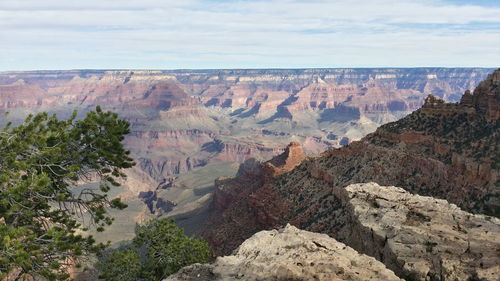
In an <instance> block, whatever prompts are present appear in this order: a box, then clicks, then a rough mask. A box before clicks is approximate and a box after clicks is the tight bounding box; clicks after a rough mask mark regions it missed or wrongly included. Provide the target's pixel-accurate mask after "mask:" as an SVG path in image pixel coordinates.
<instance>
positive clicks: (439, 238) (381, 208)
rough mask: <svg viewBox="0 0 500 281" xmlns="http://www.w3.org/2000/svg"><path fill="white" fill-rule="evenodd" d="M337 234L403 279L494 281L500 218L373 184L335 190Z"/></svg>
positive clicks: (498, 272) (499, 271)
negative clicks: (337, 204) (463, 209)
mask: <svg viewBox="0 0 500 281" xmlns="http://www.w3.org/2000/svg"><path fill="white" fill-rule="evenodd" d="M333 194H334V195H335V197H336V198H338V199H339V200H340V202H341V203H340V204H341V206H340V208H339V209H338V210H336V211H338V212H339V215H338V216H337V217H336V218H335V222H334V223H335V224H337V225H338V226H337V233H336V238H337V239H338V240H340V241H343V242H344V243H346V244H347V245H349V246H351V247H353V248H354V249H356V250H358V251H359V252H361V253H364V254H367V255H369V256H373V257H376V258H377V259H378V260H380V261H381V262H383V263H384V264H385V265H386V266H387V267H388V268H390V269H391V270H393V271H394V272H395V273H396V274H397V275H398V276H400V277H404V278H405V279H407V280H422V281H424V280H441V281H444V280H492V281H493V280H498V277H499V276H500V256H499V252H500V220H499V219H497V218H494V217H488V216H484V215H474V214H471V213H468V212H465V211H462V210H461V209H460V208H458V207H457V206H456V205H454V204H449V203H448V202H447V201H445V200H441V199H435V198H432V197H425V196H419V195H412V194H410V193H408V192H406V191H405V190H404V189H402V188H399V187H394V186H379V185H378V184H376V183H366V184H352V185H349V186H347V187H346V188H345V189H339V188H335V189H334V190H333Z"/></svg>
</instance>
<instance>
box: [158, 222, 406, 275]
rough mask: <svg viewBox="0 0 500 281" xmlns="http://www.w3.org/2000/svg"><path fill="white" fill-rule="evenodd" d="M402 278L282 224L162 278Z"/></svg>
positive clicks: (363, 257) (346, 249) (338, 245)
mask: <svg viewBox="0 0 500 281" xmlns="http://www.w3.org/2000/svg"><path fill="white" fill-rule="evenodd" d="M194 280H199V281H202V280H203V281H210V280H214V281H215V280H244V281H258V280H325V281H326V280H328V281H334V280H339V281H340V280H359V281H361V280H387V281H389V280H401V279H399V278H398V277H397V276H396V275H395V274H394V273H393V272H392V271H390V270H388V269H387V268H386V267H385V266H384V265H383V264H382V263H380V262H378V261H377V260H375V259H374V258H372V257H368V256H366V255H362V254H359V253H358V252H356V251H355V250H353V249H352V248H350V247H348V246H346V245H344V244H342V243H340V242H337V241H336V240H335V239H333V238H330V237H328V236H327V235H324V234H317V233H311V232H307V231H303V230H299V229H297V228H295V227H293V226H291V225H287V226H286V227H285V228H283V229H280V230H271V231H261V232H259V233H257V234H255V235H253V236H252V237H251V238H249V239H247V240H246V241H245V242H244V243H243V244H242V245H241V246H240V247H239V248H238V249H237V250H236V251H235V253H234V254H233V255H232V256H226V257H219V258H217V260H216V261H215V263H213V264H203V265H200V264H195V265H191V266H188V267H185V268H183V269H181V270H180V271H179V272H178V273H177V274H175V275H172V276H170V277H168V278H167V279H166V281H194Z"/></svg>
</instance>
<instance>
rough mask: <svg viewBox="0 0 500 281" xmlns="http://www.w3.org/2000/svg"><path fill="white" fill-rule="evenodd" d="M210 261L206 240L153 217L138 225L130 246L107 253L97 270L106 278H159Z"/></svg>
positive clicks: (146, 280)
mask: <svg viewBox="0 0 500 281" xmlns="http://www.w3.org/2000/svg"><path fill="white" fill-rule="evenodd" d="M209 260H210V248H209V246H208V244H207V242H206V241H204V240H203V239H197V238H194V237H187V236H186V235H185V234H184V231H183V230H182V229H181V228H179V227H178V226H176V225H175V223H174V221H173V220H172V219H153V220H150V221H149V222H147V223H146V224H144V225H142V226H137V227H136V237H135V238H134V239H133V241H132V247H131V248H129V249H125V250H117V251H114V252H111V253H108V254H106V255H104V256H103V257H102V258H101V260H100V261H99V262H98V263H97V269H98V270H100V272H101V274H100V276H99V278H101V279H103V280H106V281H122V280H144V281H160V280H163V279H164V278H165V277H167V276H168V275H170V274H173V273H175V272H177V271H178V270H179V269H181V268H182V267H184V266H187V265H190V264H193V263H207V262H209Z"/></svg>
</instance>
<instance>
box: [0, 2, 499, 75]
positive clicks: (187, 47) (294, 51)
mask: <svg viewBox="0 0 500 281" xmlns="http://www.w3.org/2000/svg"><path fill="white" fill-rule="evenodd" d="M499 14H500V6H496V7H495V6H493V7H491V6H490V7H485V6H480V5H466V6H463V5H452V4H449V3H445V2H436V1H427V0H422V1H411V0H375V1H354V0H340V1H334V0H331V1H326V0H325V1H320V0H317V1H305V0H303V1H291V0H275V1H228V0H226V1H221V0H219V1H215V0H182V1H179V0H173V1H161V0H141V1H132V0H120V1H111V0H107V1H105V0H100V1H96V0H87V1H73V0H65V1H64V0H47V1H39V0H2V2H0V40H1V41H0V44H1V45H0V46H1V47H2V48H1V50H2V51H1V52H0V69H4V70H7V69H39V68H43V69H48V68H52V69H57V68H221V67H231V68H233V67H240V68H245V67H337V66H346V67H348V66H357V67H361V66H497V65H498V64H500V17H498V15H499ZM495 64H497V65H495Z"/></svg>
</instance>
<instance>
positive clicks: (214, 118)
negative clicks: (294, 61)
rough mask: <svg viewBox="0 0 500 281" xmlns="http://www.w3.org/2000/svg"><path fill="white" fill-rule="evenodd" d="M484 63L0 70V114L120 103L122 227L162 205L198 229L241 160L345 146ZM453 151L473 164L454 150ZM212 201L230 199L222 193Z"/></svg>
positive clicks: (474, 75)
mask: <svg viewBox="0 0 500 281" xmlns="http://www.w3.org/2000/svg"><path fill="white" fill-rule="evenodd" d="M491 71H492V69H483V68H407V69H397V68H395V69H392V68H380V69H291V70H287V69H265V70H259V69H254V70H252V69H250V70H137V71H136V70H69V71H28V72H1V73H0V113H2V114H3V113H4V112H9V114H8V115H7V117H4V118H2V120H0V123H2V124H4V123H5V122H7V121H14V122H19V120H22V119H23V118H24V117H25V116H26V115H27V114H29V113H37V112H41V111H47V112H50V113H54V114H57V115H58V116H59V117H61V118H64V117H67V116H69V115H70V114H71V113H72V112H73V111H74V110H78V112H79V116H82V115H83V114H85V112H87V111H89V110H91V109H93V108H95V106H97V105H100V106H101V107H103V108H104V109H107V110H112V111H115V112H117V113H118V114H119V116H120V117H121V118H123V119H126V120H128V121H129V122H130V123H131V131H132V132H131V134H130V135H129V136H128V137H127V138H126V140H125V142H126V146H127V148H128V149H130V150H131V153H132V156H133V157H134V159H136V161H137V166H136V167H134V168H133V169H131V170H129V171H127V174H128V180H127V181H126V182H123V190H122V192H121V193H120V194H117V195H116V196H121V197H122V198H124V199H125V200H126V201H127V202H128V204H129V206H130V209H129V211H128V213H127V214H126V215H125V216H123V217H120V215H119V214H117V216H118V218H117V224H127V223H129V224H130V222H132V223H135V222H140V221H143V220H145V219H147V218H149V217H151V216H157V215H159V214H160V215H164V216H175V217H176V218H178V219H180V220H179V221H180V223H181V224H183V223H184V225H183V226H184V227H185V228H187V229H191V231H192V232H193V233H196V232H198V231H199V230H200V229H199V227H198V226H199V222H200V218H206V217H207V215H208V212H207V210H208V208H209V204H210V202H211V200H212V192H213V190H214V184H213V182H214V180H215V179H216V178H217V177H219V176H234V175H235V174H236V173H237V171H238V164H237V163H243V162H245V161H247V160H248V161H250V162H248V163H247V164H248V165H249V166H252V164H251V162H252V161H253V160H249V159H254V158H255V159H258V160H260V161H265V160H268V159H270V158H272V157H273V156H276V155H278V154H280V153H282V152H283V151H284V147H285V146H286V145H287V144H288V143H290V142H295V143H300V144H301V145H302V147H303V150H304V154H307V155H310V154H318V153H321V152H323V151H325V150H327V149H330V148H334V147H341V146H344V145H347V144H349V143H351V142H353V141H355V140H359V139H361V138H362V137H364V136H365V135H367V134H369V133H372V132H373V131H375V129H376V128H377V127H379V126H380V125H382V124H385V123H387V122H391V121H395V120H398V119H400V118H402V117H404V116H406V115H408V114H409V113H411V112H412V111H414V110H416V109H418V108H419V107H420V106H421V105H422V104H423V102H424V99H425V97H426V96H427V95H428V94H431V93H432V94H434V95H436V96H437V97H439V98H443V99H444V100H447V101H451V102H458V101H459V100H460V97H461V95H462V93H463V92H464V91H466V90H468V89H473V88H474V87H475V86H476V85H478V84H479V82H480V81H481V80H483V79H484V78H485V77H486V76H487V74H488V73H489V72H491ZM353 147H355V145H354V146H353ZM443 149H446V148H443ZM453 159H454V161H458V162H460V161H461V163H463V165H465V166H467V165H469V166H470V165H473V164H470V163H469V162H470V161H469V160H467V159H462V158H460V157H459V156H455V157H454V158H453ZM468 161H469V162H468ZM278 162H279V161H278ZM275 164H276V163H275ZM273 165H274V164H273ZM276 165H277V166H279V163H278V164H276ZM290 165H291V164H290ZM292 166H293V165H292ZM275 167H276V166H275ZM481 169H484V168H481ZM240 170H242V169H240ZM243 170H244V169H243ZM481 171H483V170H481ZM241 172H242V173H243V172H244V171H241ZM318 173H321V171H318ZM481 173H483V172H481ZM218 188H219V189H220V186H219V187H218ZM215 200H216V201H217V200H218V201H221V202H223V201H224V200H226V201H227V199H222V198H221V196H220V194H216V195H215ZM254 201H255V204H259V203H258V200H254ZM221 204H224V203H221ZM130 217H132V218H133V219H132V220H130V219H129V218H130ZM264 220H270V221H272V220H273V218H267V219H264ZM132 228H133V225H132V227H130V228H129V230H128V231H125V230H124V227H118V229H120V231H121V232H122V233H125V234H124V235H123V239H127V237H129V236H131V235H133V233H132V231H133V229H132ZM108 236H109V237H113V236H114V235H111V234H110V235H108Z"/></svg>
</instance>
